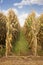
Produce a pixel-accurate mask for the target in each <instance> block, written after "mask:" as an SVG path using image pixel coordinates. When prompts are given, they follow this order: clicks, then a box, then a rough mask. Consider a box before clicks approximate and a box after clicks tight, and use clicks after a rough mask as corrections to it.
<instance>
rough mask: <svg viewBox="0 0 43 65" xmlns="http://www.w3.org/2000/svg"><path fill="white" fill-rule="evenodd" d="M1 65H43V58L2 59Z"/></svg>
mask: <svg viewBox="0 0 43 65" xmlns="http://www.w3.org/2000/svg"><path fill="white" fill-rule="evenodd" d="M0 65H43V56H8V57H1V58H0Z"/></svg>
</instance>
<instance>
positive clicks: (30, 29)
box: [24, 12, 40, 55]
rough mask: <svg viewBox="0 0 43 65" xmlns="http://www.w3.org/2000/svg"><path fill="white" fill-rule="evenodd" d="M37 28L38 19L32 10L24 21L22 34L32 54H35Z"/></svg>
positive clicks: (38, 24) (38, 26)
mask: <svg viewBox="0 0 43 65" xmlns="http://www.w3.org/2000/svg"><path fill="white" fill-rule="evenodd" d="M39 30H40V20H39V19H38V18H36V16H35V12H32V13H31V14H30V15H29V16H28V17H27V19H26V21H25V25H24V34H25V36H26V39H27V41H28V43H29V47H30V48H31V49H32V51H33V54H34V55H37V44H38V43H37V42H38V40H37V35H38V33H39Z"/></svg>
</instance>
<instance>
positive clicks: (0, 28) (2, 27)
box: [0, 12, 7, 45]
mask: <svg viewBox="0 0 43 65" xmlns="http://www.w3.org/2000/svg"><path fill="white" fill-rule="evenodd" d="M6 23H7V18H6V16H5V15H3V13H2V12H0V45H5V42H6V33H7V27H6Z"/></svg>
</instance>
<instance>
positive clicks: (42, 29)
mask: <svg viewBox="0 0 43 65" xmlns="http://www.w3.org/2000/svg"><path fill="white" fill-rule="evenodd" d="M20 29H21V27H20V24H19V20H18V18H17V16H16V14H15V12H14V11H13V10H12V9H9V10H8V14H7V16H5V15H4V14H3V13H2V12H0V50H1V49H2V48H4V47H5V55H6V57H7V56H8V55H10V54H12V53H11V52H12V48H13V44H16V42H17V40H18V38H19V35H20V31H21V30H20ZM22 30H23V31H22V32H23V33H24V36H25V38H26V41H27V42H28V47H29V48H30V49H31V51H32V53H33V55H34V56H37V55H38V51H40V50H43V14H41V15H40V16H39V17H36V15H35V12H32V13H31V14H29V15H28V17H27V18H26V20H25V24H24V26H23V28H22ZM28 52H29V51H28Z"/></svg>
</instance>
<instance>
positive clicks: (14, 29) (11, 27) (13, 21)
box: [6, 9, 20, 55]
mask: <svg viewBox="0 0 43 65" xmlns="http://www.w3.org/2000/svg"><path fill="white" fill-rule="evenodd" d="M7 19H8V22H7V28H8V30H7V38H6V49H7V51H6V55H7V53H8V54H9V52H10V51H11V48H12V44H14V43H15V41H16V39H18V36H19V30H20V27H19V22H18V19H17V16H16V14H15V12H14V11H13V10H12V9H9V11H8V16H7Z"/></svg>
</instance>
